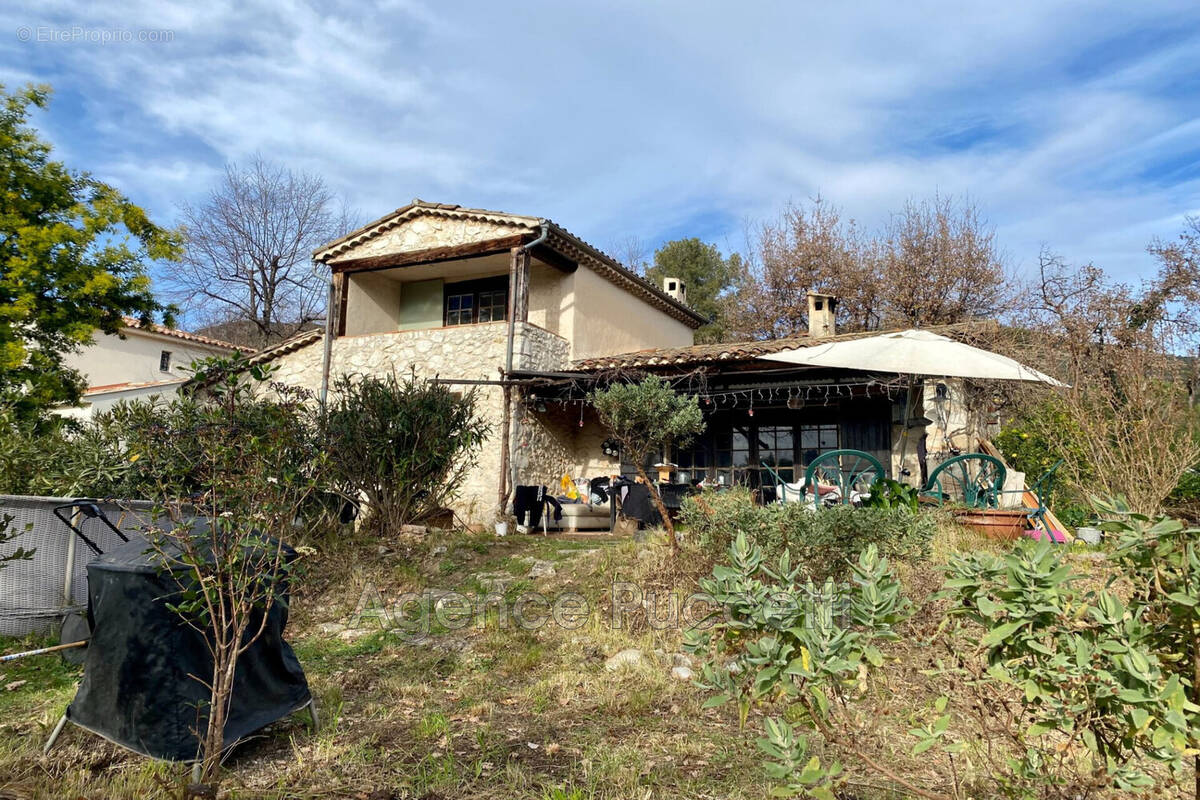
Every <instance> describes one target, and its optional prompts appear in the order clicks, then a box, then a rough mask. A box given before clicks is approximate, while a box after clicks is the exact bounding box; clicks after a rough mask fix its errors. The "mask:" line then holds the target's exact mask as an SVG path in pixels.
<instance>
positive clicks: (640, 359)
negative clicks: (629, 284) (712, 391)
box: [573, 323, 977, 372]
mask: <svg viewBox="0 0 1200 800" xmlns="http://www.w3.org/2000/svg"><path fill="white" fill-rule="evenodd" d="M976 325H977V323H960V324H956V325H936V326H930V327H929V328H927V329H926V330H929V331H933V332H934V333H940V334H942V335H944V336H952V335H954V334H955V333H966V332H967V331H969V330H971V329H972V328H974V327H975V326H976ZM895 330H900V329H899V328H897V329H895ZM882 333H888V331H855V332H853V333H842V334H838V335H836V336H825V337H822V338H820V339H812V338H810V337H809V336H808V335H807V334H801V335H799V336H788V337H784V338H779V339H763V340H758V341H750V342H719V343H716V344H694V345H691V346H689V347H660V348H651V349H648V350H635V351H633V352H631V353H617V354H614V355H609V356H594V357H592V358H584V359H579V360H577V361H575V362H574V364H573V366H574V368H575V369H578V370H584V371H588V372H600V371H603V370H609V369H631V368H644V367H670V366H681V367H683V366H698V365H702V364H713V363H717V362H722V361H750V360H753V359H756V358H759V357H760V356H764V355H769V354H771V353H779V352H781V351H783V350H791V349H793V348H796V347H808V346H810V345H816V344H824V343H825V342H843V341H850V340H853V339H863V338H866V337H868V336H878V335H879V334H882Z"/></svg>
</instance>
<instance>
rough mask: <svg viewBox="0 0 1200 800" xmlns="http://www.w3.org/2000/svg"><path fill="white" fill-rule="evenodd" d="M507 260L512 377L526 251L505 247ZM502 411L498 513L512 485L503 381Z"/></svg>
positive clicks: (525, 301)
mask: <svg viewBox="0 0 1200 800" xmlns="http://www.w3.org/2000/svg"><path fill="white" fill-rule="evenodd" d="M509 256H510V258H509V262H508V309H507V311H508V352H507V353H506V354H505V363H504V379H505V380H506V381H508V380H511V379H512V375H511V374H510V373H511V372H512V369H513V360H514V355H515V354H514V353H513V348H514V347H516V324H517V322H518V321H520V322H525V321H526V320H528V319H529V253H528V252H526V251H525V249H524V248H523V247H514V248H512V249H511V250H510V251H509ZM503 396H504V400H503V402H504V412H503V419H502V422H501V425H500V497H499V508H498V509H497V512H496V513H498V514H503V513H504V511H505V509H506V508H507V507H508V498H509V497H511V496H512V492H513V486H514V485H515V483H514V481H513V477H512V474H511V473H512V460H513V459H512V453H511V450H512V447H513V435H512V433H513V432H512V425H513V423H512V401H513V393H512V386H511V385H509V384H508V383H506V384H505V385H504V391H503Z"/></svg>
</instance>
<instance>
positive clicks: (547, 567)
mask: <svg viewBox="0 0 1200 800" xmlns="http://www.w3.org/2000/svg"><path fill="white" fill-rule="evenodd" d="M555 574H557V573H556V570H555V569H554V565H553V564H552V563H550V562H549V561H537V560H535V561H534V562H533V566H532V567H530V568H529V577H531V578H552V577H554V576H555Z"/></svg>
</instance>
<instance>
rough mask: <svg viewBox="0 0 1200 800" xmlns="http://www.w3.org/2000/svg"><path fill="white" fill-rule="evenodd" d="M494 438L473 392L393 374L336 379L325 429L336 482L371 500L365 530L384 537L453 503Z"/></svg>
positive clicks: (345, 488) (342, 487) (345, 489)
mask: <svg viewBox="0 0 1200 800" xmlns="http://www.w3.org/2000/svg"><path fill="white" fill-rule="evenodd" d="M489 432H490V427H489V426H488V424H487V423H486V422H485V421H483V419H481V418H480V416H479V414H478V413H477V411H476V407H475V394H474V392H468V393H467V394H465V395H459V394H456V393H454V392H452V391H450V389H448V388H447V387H445V386H443V385H441V384H437V383H432V382H425V381H418V380H416V379H415V378H409V379H405V380H398V379H397V378H396V376H395V375H390V374H389V375H386V376H384V377H382V378H379V377H374V376H368V375H358V376H345V375H343V376H341V377H340V378H338V379H337V381H336V382H335V383H334V385H333V393H332V395H331V397H330V403H329V410H328V416H327V418H326V421H325V434H326V442H327V446H328V449H329V463H330V466H331V468H332V474H333V478H334V480H335V481H336V482H337V484H338V485H339V486H340V487H341V489H342V490H343V491H345V492H347V493H349V494H352V495H361V496H362V497H364V498H366V501H367V513H368V517H367V520H368V524H369V525H370V526H371V527H372V528H373V529H374V530H375V531H376V532H377V533H380V534H389V533H395V532H397V531H398V530H399V528H400V526H401V525H402V524H404V523H407V522H412V521H414V520H419V519H422V518H423V517H424V516H425V515H427V514H429V513H431V512H434V511H436V510H438V509H439V508H441V507H443V506H445V505H446V504H447V503H448V502H449V501H450V500H451V499H452V498H453V497H455V496H456V495H457V493H458V491H459V488H460V486H461V483H462V479H463V476H464V475H465V474H466V472H467V471H468V470H469V469H470V468H471V467H472V466H473V465H474V463H475V459H476V458H477V456H478V451H479V446H480V444H482V442H483V441H484V440H485V439H486V438H487V436H488V433H489Z"/></svg>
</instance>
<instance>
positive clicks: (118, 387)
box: [83, 378, 186, 397]
mask: <svg viewBox="0 0 1200 800" xmlns="http://www.w3.org/2000/svg"><path fill="white" fill-rule="evenodd" d="M185 380H186V378H167V379H165V380H161V381H143V382H141V383H132V382H126V383H106V384H103V385H101V386H89V387H88V388H87V389H85V390H84V392H83V396H84V397H89V396H91V395H94V394H108V393H109V392H124V391H128V390H130V389H147V388H149V387H151V386H167V385H169V384H179V383H183V382H184V381H185Z"/></svg>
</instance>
